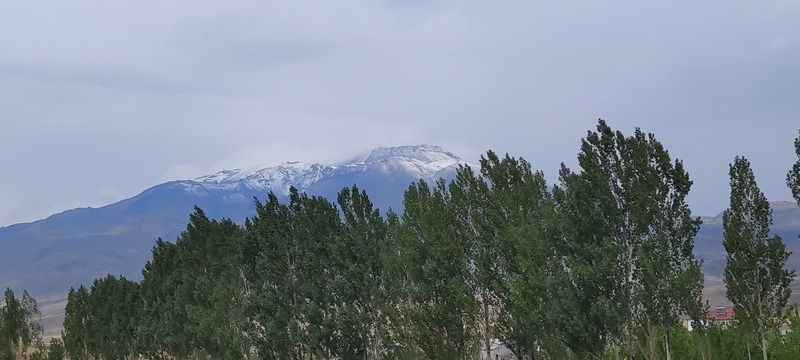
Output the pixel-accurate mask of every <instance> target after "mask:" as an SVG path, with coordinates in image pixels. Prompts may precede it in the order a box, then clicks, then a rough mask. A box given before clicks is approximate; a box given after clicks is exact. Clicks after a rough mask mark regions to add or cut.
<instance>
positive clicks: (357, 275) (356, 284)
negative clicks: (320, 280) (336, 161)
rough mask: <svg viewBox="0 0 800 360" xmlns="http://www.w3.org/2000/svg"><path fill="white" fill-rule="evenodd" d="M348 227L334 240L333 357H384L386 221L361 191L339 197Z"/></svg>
mask: <svg viewBox="0 0 800 360" xmlns="http://www.w3.org/2000/svg"><path fill="white" fill-rule="evenodd" d="M337 199H338V204H339V208H340V209H341V212H342V214H341V215H342V216H341V217H342V219H343V228H342V232H341V234H340V236H339V237H337V238H336V239H335V240H334V241H331V243H330V247H331V256H332V260H333V265H332V279H331V281H332V283H333V284H332V287H333V296H334V299H333V306H332V311H333V321H334V323H335V325H336V329H337V331H336V332H335V333H336V335H335V337H336V338H335V339H334V341H333V343H334V354H335V355H336V356H337V357H339V358H343V359H379V358H381V357H382V355H383V352H384V344H383V339H384V336H385V334H386V331H387V329H386V328H385V326H383V325H384V324H385V323H386V316H385V308H384V304H385V289H386V284H385V276H384V273H385V272H384V268H385V266H384V256H385V245H386V244H385V238H386V233H387V228H386V223H385V222H384V220H383V217H381V215H380V211H379V210H378V209H376V208H375V207H374V206H373V205H372V202H371V201H370V199H369V197H368V196H367V193H366V192H365V191H363V190H360V189H359V188H358V187H356V186H353V187H351V188H345V189H343V190H342V191H340V192H339V195H338V197H337Z"/></svg>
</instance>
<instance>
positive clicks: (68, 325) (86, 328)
mask: <svg viewBox="0 0 800 360" xmlns="http://www.w3.org/2000/svg"><path fill="white" fill-rule="evenodd" d="M139 288H140V285H139V284H137V283H135V282H132V281H129V280H127V279H125V278H124V277H119V278H117V277H114V276H111V275H109V276H107V277H105V278H102V279H97V280H95V281H94V283H93V284H92V286H91V287H90V288H88V289H87V288H84V287H80V288H79V289H78V290H74V289H73V290H71V291H70V293H69V295H68V298H67V308H66V317H65V320H64V339H65V340H64V347H65V350H66V352H67V354H69V358H70V359H123V358H127V357H130V356H132V355H134V354H137V352H136V351H137V348H136V345H137V344H136V329H137V324H138V320H139V311H140V310H141V309H142V303H141V296H140V293H139Z"/></svg>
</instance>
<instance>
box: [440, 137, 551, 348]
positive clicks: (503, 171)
mask: <svg viewBox="0 0 800 360" xmlns="http://www.w3.org/2000/svg"><path fill="white" fill-rule="evenodd" d="M480 164H481V167H480V174H478V175H476V174H474V173H473V171H472V169H471V168H469V167H462V168H461V169H459V171H458V174H457V176H456V179H455V181H454V183H453V184H452V185H451V188H450V189H451V190H450V192H451V193H452V199H453V200H452V203H453V206H454V211H455V214H456V218H457V221H458V224H459V226H458V228H457V232H456V236H459V237H462V238H464V239H466V241H467V243H468V245H469V251H468V256H469V262H470V263H471V264H474V266H471V267H470V269H471V284H472V290H473V292H474V297H475V299H476V301H477V303H478V317H479V318H478V324H477V325H478V329H479V330H480V336H481V347H482V348H483V351H484V352H485V355H484V356H485V357H486V358H489V357H490V354H491V350H492V347H493V346H492V345H493V344H492V343H493V341H494V340H495V339H502V340H503V341H504V342H505V343H506V344H507V345H509V346H510V347H511V348H512V349H513V351H514V352H515V353H517V355H518V357H520V358H522V357H532V356H535V352H536V350H537V348H540V347H541V345H542V344H543V342H544V338H546V337H548V336H549V335H550V334H547V333H546V332H545V331H542V330H543V329H545V328H546V326H545V324H546V321H545V320H544V319H545V318H546V317H547V314H546V310H545V309H546V308H547V307H548V306H547V305H545V303H546V302H547V298H548V296H549V295H548V293H547V286H548V282H549V281H550V279H549V277H548V275H549V274H551V273H552V272H551V271H549V270H552V269H550V268H549V267H551V266H552V265H553V260H554V257H553V256H552V255H553V251H552V247H551V241H550V240H551V239H548V238H547V234H548V231H547V230H546V227H547V224H548V220H550V219H551V218H552V213H553V212H552V199H551V196H550V193H549V191H548V189H547V185H546V181H545V180H544V175H543V174H542V173H541V172H534V171H532V170H531V166H530V164H529V163H528V162H527V161H525V160H524V159H516V158H513V157H511V156H508V155H506V156H505V157H504V158H500V157H498V156H497V154H495V153H494V152H492V151H489V152H487V153H486V154H485V156H483V157H481V162H480Z"/></svg>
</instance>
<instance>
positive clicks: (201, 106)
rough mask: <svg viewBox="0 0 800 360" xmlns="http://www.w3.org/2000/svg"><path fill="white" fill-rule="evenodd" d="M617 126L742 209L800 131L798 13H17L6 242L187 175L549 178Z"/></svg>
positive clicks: (588, 6) (639, 8) (8, 78)
mask: <svg viewBox="0 0 800 360" xmlns="http://www.w3.org/2000/svg"><path fill="white" fill-rule="evenodd" d="M600 117H602V118H605V119H607V120H608V121H609V123H610V124H611V125H612V126H613V127H616V128H620V129H622V130H624V131H626V132H630V131H632V130H633V129H634V128H635V127H637V126H638V127H641V128H643V129H644V130H646V131H652V132H655V133H656V135H657V136H658V137H659V138H660V139H661V140H662V141H663V142H664V143H665V144H666V146H667V147H668V148H669V149H670V150H671V152H672V154H673V155H674V156H676V157H679V158H681V159H683V160H684V161H685V163H686V164H687V166H688V168H689V169H690V171H691V175H692V176H693V178H694V180H695V187H694V189H693V195H692V197H691V201H692V204H693V207H694V209H695V212H697V213H699V214H709V215H713V214H716V213H718V212H719V211H721V210H722V209H723V208H724V207H725V206H726V205H727V192H728V183H727V181H728V180H727V166H728V163H729V162H730V161H731V160H732V159H733V157H734V156H735V155H736V154H744V155H746V156H748V157H749V158H750V159H751V160H752V162H753V163H754V167H755V171H756V175H757V176H758V179H759V181H760V183H761V186H762V188H763V189H764V190H765V192H766V193H767V196H768V197H769V198H770V200H788V199H790V195H789V192H788V190H787V189H786V187H785V185H784V181H783V179H784V176H785V173H786V171H787V169H788V168H789V166H790V164H791V162H792V161H793V159H792V156H793V154H792V144H791V142H792V137H793V135H794V134H796V132H797V129H798V128H800V1H798V0H782V1H770V0H762V1H731V0H724V1H723V0H711V1H613V2H606V1H531V0H528V1H474V2H473V1H427V0H405V1H400V0H396V1H389V0H385V1H381V0H375V1H319V2H311V1H297V0H295V1H280V2H274V3H272V2H269V1H263V0H260V1H233V0H228V1H201V0H191V1H174V0H173V1H127V2H125V1H102V0H97V1H87V0H72V1H37V0H28V1H2V2H0V174H1V176H0V225H7V224H12V223H15V222H21V221H30V220H35V219H38V218H41V217H44V216H47V215H49V214H51V213H53V212H56V211H61V210H65V209H69V208H73V207H78V206H99V205H104V204H107V203H109V202H112V201H116V200H120V199H123V198H125V197H128V196H131V195H135V194H136V193H138V192H139V191H141V190H143V189H144V188H146V187H148V186H151V185H155V184H157V183H159V182H162V181H164V180H168V179H180V178H192V177H196V176H198V175H202V174H205V173H208V172H211V171H214V170H218V169H221V168H231V167H236V166H242V165H250V164H254V163H278V162H282V161H286V160H303V161H321V162H324V161H333V160H337V159H341V158H345V157H348V156H350V155H353V154H355V153H357V152H360V151H363V150H365V149H368V148H370V147H373V146H378V145H399V144H419V143H431V144H438V145H441V146H443V147H445V148H447V149H449V150H451V151H453V152H456V153H459V154H461V155H462V156H463V157H465V158H468V159H474V158H477V156H478V155H479V154H480V153H481V152H482V151H484V150H486V149H489V148H493V149H496V150H498V151H501V152H511V153H512V154H517V155H521V156H524V157H526V158H527V159H529V160H531V161H532V162H533V164H534V166H535V167H537V168H541V169H543V170H544V171H545V172H546V173H547V174H548V175H549V176H550V178H551V179H553V178H554V175H555V174H556V172H557V169H558V165H559V163H560V162H562V161H564V162H566V163H567V164H568V165H573V164H574V163H575V154H576V152H577V149H578V144H579V139H580V137H582V136H583V135H584V134H585V131H586V130H587V129H589V128H591V127H593V126H594V124H595V122H596V119H597V118H600Z"/></svg>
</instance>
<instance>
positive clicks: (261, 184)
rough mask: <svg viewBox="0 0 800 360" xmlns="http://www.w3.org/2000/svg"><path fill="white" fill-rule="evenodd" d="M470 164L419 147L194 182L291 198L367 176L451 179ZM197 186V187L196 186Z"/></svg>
mask: <svg viewBox="0 0 800 360" xmlns="http://www.w3.org/2000/svg"><path fill="white" fill-rule="evenodd" d="M466 164H467V162H465V161H464V160H462V159H461V158H459V157H458V156H456V155H454V154H453V153H450V152H447V151H444V150H443V149H442V148H440V147H438V146H432V145H417V146H398V147H381V148H376V149H374V150H372V151H370V152H368V153H366V154H364V155H362V156H358V157H356V158H353V159H351V160H348V161H344V162H341V163H337V164H332V165H323V164H306V163H302V162H298V161H290V162H286V163H283V164H280V165H276V166H266V167H255V168H249V169H232V170H223V171H220V172H217V173H215V174H212V175H205V176H200V177H197V178H195V179H193V182H195V183H198V184H199V185H201V186H204V187H207V188H216V189H236V188H248V189H253V190H257V191H262V192H267V191H272V192H274V193H276V194H284V195H285V194H288V193H289V187H291V186H294V187H296V188H298V189H300V190H301V191H306V190H312V189H313V188H314V185H315V184H317V183H320V182H323V181H325V180H326V179H331V178H336V177H341V176H353V175H359V174H364V173H368V172H381V173H384V174H386V175H392V174H394V175H402V176H407V177H413V178H416V179H425V180H433V179H435V178H438V177H446V176H447V175H450V174H451V173H452V172H453V171H455V169H456V168H457V167H458V166H459V165H466ZM195 185H197V184H195Z"/></svg>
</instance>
